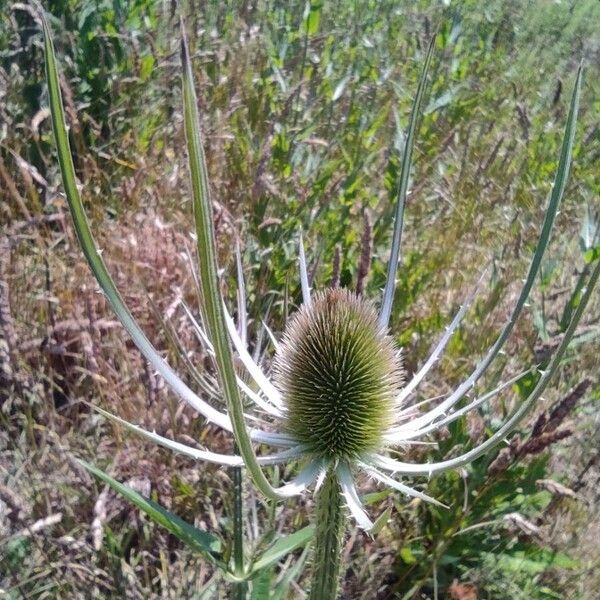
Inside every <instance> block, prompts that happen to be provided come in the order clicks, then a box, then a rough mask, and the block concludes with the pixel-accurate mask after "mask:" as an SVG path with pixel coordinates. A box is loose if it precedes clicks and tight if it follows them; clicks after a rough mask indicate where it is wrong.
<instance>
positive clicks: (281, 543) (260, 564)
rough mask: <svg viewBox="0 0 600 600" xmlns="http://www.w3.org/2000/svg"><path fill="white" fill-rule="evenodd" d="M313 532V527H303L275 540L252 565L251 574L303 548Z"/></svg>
mask: <svg viewBox="0 0 600 600" xmlns="http://www.w3.org/2000/svg"><path fill="white" fill-rule="evenodd" d="M314 532H315V527H314V525H309V526H308V527H304V528H303V529H300V530H299V531H295V532H294V533H291V534H290V535H287V536H285V537H283V538H281V539H279V540H277V541H276V542H275V543H274V544H273V545H272V546H271V547H270V548H268V549H267V550H265V552H263V554H262V556H260V558H258V559H257V560H255V561H254V563H253V564H252V570H251V573H256V572H257V571H260V570H261V569H265V568H267V567H269V566H271V565H273V564H274V563H276V562H278V561H279V560H280V559H282V558H283V557H284V556H285V555H286V554H289V553H290V552H293V551H294V550H296V549H298V548H300V547H302V546H304V544H306V543H308V542H309V541H310V540H311V539H312V537H313V535H314Z"/></svg>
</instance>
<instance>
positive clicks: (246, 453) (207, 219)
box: [181, 26, 280, 499]
mask: <svg viewBox="0 0 600 600" xmlns="http://www.w3.org/2000/svg"><path fill="white" fill-rule="evenodd" d="M181 29H182V42H181V61H182V66H183V75H182V78H183V81H182V85H183V109H184V124H185V135H186V141H187V150H188V161H189V170H190V179H191V184H192V195H193V204H194V221H195V224H196V236H197V245H198V260H199V271H200V273H199V275H200V286H201V288H202V304H203V311H202V312H203V315H204V318H205V321H206V323H205V325H206V328H207V330H208V334H209V337H210V340H211V342H212V344H213V348H214V352H215V362H216V365H217V371H218V374H219V381H220V383H221V387H222V390H223V396H224V397H225V400H226V402H227V407H228V409H229V413H230V415H231V420H232V424H233V433H234V436H235V441H236V443H237V445H238V448H239V451H240V454H241V455H242V457H243V458H244V463H245V464H246V467H247V469H248V472H249V474H250V477H251V478H252V481H253V482H254V484H255V485H256V487H257V488H258V489H259V490H260V491H261V492H262V493H263V494H264V495H265V496H266V497H268V498H271V499H277V498H280V496H279V495H278V494H277V492H276V491H275V490H274V489H273V488H272V487H271V485H270V484H269V482H268V481H267V478H266V477H265V475H264V474H263V472H262V471H261V469H260V466H259V464H258V461H257V459H256V455H255V454H254V449H253V448H252V443H251V441H250V436H249V434H248V431H247V429H246V424H245V422H244V413H243V407H242V401H241V398H240V394H239V391H238V387H237V381H236V372H235V368H234V365H233V355H232V352H231V347H230V345H229V338H228V336H227V326H226V323H225V314H224V310H223V304H222V302H223V301H222V299H221V294H220V288H219V277H218V272H217V257H216V252H215V234H214V223H213V214H212V203H211V199H210V190H209V184H208V172H207V169H206V159H205V157H204V149H203V147H202V140H201V135H200V117H199V114H198V106H197V102H198V101H197V98H196V91H195V89H194V80H193V76H192V66H191V63H190V59H189V53H188V49H187V41H186V38H185V32H184V31H183V26H182V28H181Z"/></svg>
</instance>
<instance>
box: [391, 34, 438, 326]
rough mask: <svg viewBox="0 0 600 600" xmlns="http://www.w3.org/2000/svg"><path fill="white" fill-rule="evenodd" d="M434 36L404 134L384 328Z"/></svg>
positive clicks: (395, 269)
mask: <svg viewBox="0 0 600 600" xmlns="http://www.w3.org/2000/svg"><path fill="white" fill-rule="evenodd" d="M435 38H436V36H433V38H432V39H431V42H430V43H429V48H428V49H427V56H426V58H425V63H424V64H423V70H422V71H421V77H420V78H419V84H418V86H417V93H416V95H415V101H414V103H413V106H412V110H411V113H410V121H409V123H408V131H407V133H406V142H405V143H404V153H403V154H402V169H401V171H400V180H399V181H398V194H397V196H398V200H397V204H396V211H395V213H394V233H393V234H392V249H391V252H390V260H389V262H388V268H387V279H386V281H385V288H384V290H383V298H382V301H381V312H380V314H379V324H380V325H382V326H383V327H385V328H387V326H388V324H389V322H390V315H391V313H392V304H393V302H394V292H395V291H396V273H397V271H398V263H399V261H400V245H401V243H402V227H403V225H404V207H405V205H406V193H407V191H408V182H409V179H410V167H411V163H412V154H413V147H414V143H415V132H416V129H417V122H418V120H419V114H420V112H421V104H422V103H423V96H424V94H425V83H426V81H427V73H428V72H429V65H430V64H431V57H432V56H433V48H434V44H435Z"/></svg>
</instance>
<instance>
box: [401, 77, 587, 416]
mask: <svg viewBox="0 0 600 600" xmlns="http://www.w3.org/2000/svg"><path fill="white" fill-rule="evenodd" d="M581 75H582V71H581V67H580V68H579V70H578V71H577V79H576V81H575V88H574V90H573V97H572V99H571V107H570V109H569V116H568V117H567V125H566V127H565V136H564V139H563V143H562V148H561V152H560V160H559V163H558V168H557V171H556V178H555V180H554V186H553V187H552V193H551V195H550V201H549V203H548V208H547V209H546V216H545V218H544V224H543V226H542V231H541V233H540V237H539V239H538V242H537V245H536V248H535V252H534V254H533V258H532V259H531V264H530V265H529V272H528V273H527V278H526V279H525V283H524V284H523V287H522V288H521V292H520V294H519V297H518V299H517V302H516V304H515V306H514V308H513V310H512V313H511V315H510V318H509V320H508V323H507V324H506V325H505V326H504V329H503V330H502V331H501V332H500V335H499V336H498V338H497V339H496V341H495V342H494V345H493V346H492V347H491V348H490V349H489V350H488V353H487V354H486V356H485V357H484V358H483V360H482V361H481V362H480V363H479V364H478V365H477V367H475V370H474V371H473V372H472V373H471V375H469V377H467V379H466V380H465V381H464V382H463V383H462V384H461V385H460V386H458V388H457V389H456V391H455V392H454V393H452V394H451V395H450V396H449V397H448V398H446V400H444V401H443V402H442V403H441V404H439V405H438V406H436V407H435V408H434V409H432V410H430V411H429V412H428V413H426V414H425V415H423V416H421V417H417V418H416V419H415V420H414V421H413V422H412V425H414V426H415V427H420V426H421V425H424V424H427V423H430V422H431V421H432V420H433V419H435V418H436V417H437V416H439V415H442V414H444V413H445V412H446V411H447V410H448V409H450V408H451V407H452V406H454V405H455V404H456V403H457V402H458V401H459V400H460V399H461V398H462V397H463V396H464V395H465V392H467V391H468V390H469V388H471V387H472V386H473V385H474V384H475V383H476V382H477V380H478V379H479V378H480V377H481V376H482V375H483V373H484V372H485V371H486V370H487V368H488V367H489V366H490V364H491V363H492V361H493V360H494V359H495V358H496V356H497V355H498V353H499V352H500V350H501V349H502V347H503V346H504V343H505V342H506V340H507V339H508V337H509V336H510V334H511V332H512V330H513V328H514V326H515V324H516V322H517V319H518V318H519V316H520V314H521V311H522V310H523V307H524V306H525V303H526V302H527V298H528V297H529V292H530V291H531V288H532V286H533V283H534V281H535V278H536V276H537V274H538V272H539V269H540V264H541V262H542V258H543V256H544V253H545V251H546V247H547V246H548V242H549V240H550V233H551V232H552V227H553V225H554V220H555V218H556V214H557V212H558V207H559V205H560V201H561V199H562V197H563V194H564V191H565V187H566V184H567V179H568V176H569V169H570V166H571V155H572V151H573V142H574V139H575V126H576V122H577V113H578V111H579V95H580V91H581Z"/></svg>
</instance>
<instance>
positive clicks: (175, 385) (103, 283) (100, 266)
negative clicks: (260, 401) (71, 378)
mask: <svg viewBox="0 0 600 600" xmlns="http://www.w3.org/2000/svg"><path fill="white" fill-rule="evenodd" d="M42 25H43V30H44V49H45V64H46V78H47V81H48V96H49V99H50V113H51V116H52V128H53V129H54V137H55V138H56V146H57V150H58V161H59V163H60V171H61V174H62V180H63V185H64V188H65V193H66V196H67V201H68V203H69V211H70V213H71V216H72V218H73V223H74V225H75V232H76V233H77V237H78V239H79V243H80V244H81V248H82V250H83V253H84V255H85V257H86V259H87V262H88V265H89V266H90V269H91V270H92V272H93V273H94V275H95V277H96V280H97V281H98V283H99V285H100V287H101V288H102V291H103V292H104V294H105V295H106V298H107V300H108V301H109V303H110V305H111V306H112V308H113V310H114V311H115V314H116V315H117V317H118V318H119V321H121V323H122V325H123V327H125V329H126V330H127V332H128V333H129V335H130V336H131V338H132V339H133V341H134V342H135V345H136V346H137V347H138V349H139V350H140V352H141V353H142V354H143V355H144V356H145V358H146V359H147V360H148V361H149V362H150V364H151V365H152V366H153V367H154V368H155V369H156V370H157V371H158V372H159V374H160V375H161V376H162V377H163V378H164V379H165V381H166V382H167V383H168V384H169V386H170V387H171V389H172V390H173V391H174V392H175V393H176V394H177V395H178V396H179V397H180V398H181V399H182V400H184V401H185V402H187V403H188V404H190V405H191V406H192V407H193V408H194V409H195V410H197V411H198V412H199V413H200V414H201V415H203V416H204V417H205V418H206V419H207V420H209V421H212V422H213V423H215V424H216V425H219V426H220V427H222V428H223V429H225V430H227V431H233V425H232V423H231V421H230V419H229V417H228V416H227V415H225V414H223V413H221V412H219V411H218V410H216V409H214V408H213V407H212V406H210V405H209V404H208V403H206V402H205V401H204V400H202V399H201V398H199V397H198V396H197V395H196V394H195V393H194V392H193V391H192V390H191V389H190V388H189V387H188V386H187V385H186V384H185V383H184V382H183V381H182V380H181V379H180V377H179V376H178V375H177V374H176V373H175V371H173V369H171V367H170V366H169V365H168V364H167V362H166V361H165V360H164V359H163V358H162V356H160V354H159V353H158V352H157V350H156V349H155V348H154V346H153V345H152V344H151V343H150V341H149V340H148V338H147V337H146V335H145V334H144V332H143V331H142V329H141V328H140V326H139V325H138V324H137V322H136V321H135V319H134V318H133V316H132V314H131V312H130V311H129V309H128V308H127V306H126V305H125V302H124V301H123V299H122V298H121V295H120V294H119V291H118V290H117V287H116V286H115V283H114V281H113V279H112V277H111V276H110V273H109V272H108V269H107V268H106V265H105V264H104V261H103V260H102V257H101V256H100V253H99V252H98V250H97V248H96V243H95V241H94V238H93V236H92V232H91V230H90V227H89V224H88V221H87V217H86V214H85V210H84V208H83V204H82V202H81V197H80V195H79V190H78V189H77V183H76V178H75V168H74V166H73V158H72V156H71V149H70V146H69V136H68V134H67V130H66V126H65V114H64V108H63V103H62V96H61V92H60V85H59V81H58V70H57V66H56V58H55V54H54V46H53V44H52V38H51V36H50V30H49V28H48V24H47V23H46V20H45V18H44V16H43V15H42Z"/></svg>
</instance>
